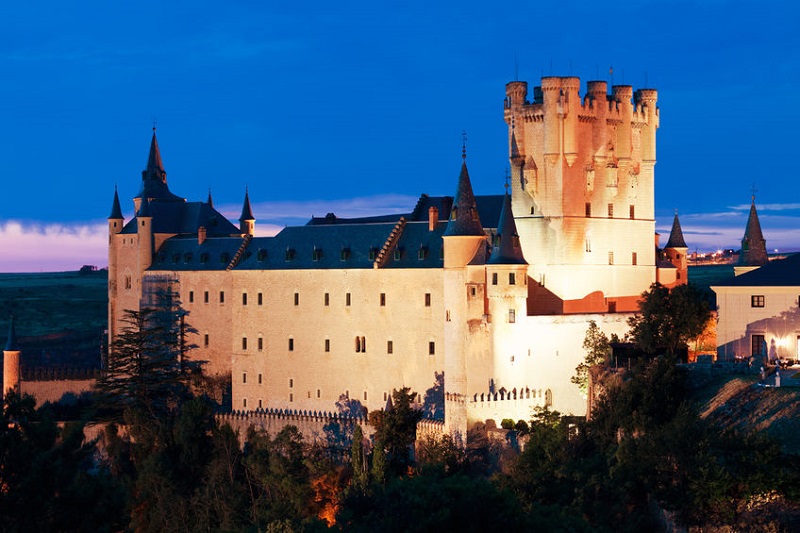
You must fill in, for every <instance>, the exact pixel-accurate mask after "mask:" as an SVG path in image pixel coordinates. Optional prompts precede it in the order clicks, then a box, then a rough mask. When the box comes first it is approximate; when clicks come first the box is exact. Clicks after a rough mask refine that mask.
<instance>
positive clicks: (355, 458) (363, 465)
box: [350, 424, 369, 491]
mask: <svg viewBox="0 0 800 533" xmlns="http://www.w3.org/2000/svg"><path fill="white" fill-rule="evenodd" d="M350 462H351V463H352V465H353V485H352V486H353V488H354V489H355V490H359V491H363V490H364V489H366V487H367V483H368V481H369V475H368V473H367V460H366V457H365V456H364V432H363V431H362V430H361V426H360V425H358V424H356V425H355V427H354V428H353V446H352V449H351V453H350Z"/></svg>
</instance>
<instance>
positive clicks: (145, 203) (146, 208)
mask: <svg viewBox="0 0 800 533" xmlns="http://www.w3.org/2000/svg"><path fill="white" fill-rule="evenodd" d="M136 216H137V217H138V218H142V217H151V218H152V216H153V214H152V213H151V212H150V200H148V199H147V198H142V205H141V206H139V212H138V213H136Z"/></svg>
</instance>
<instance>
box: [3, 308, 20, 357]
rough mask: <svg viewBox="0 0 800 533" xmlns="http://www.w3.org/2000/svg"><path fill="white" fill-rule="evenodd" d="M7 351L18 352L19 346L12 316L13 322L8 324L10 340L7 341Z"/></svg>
mask: <svg viewBox="0 0 800 533" xmlns="http://www.w3.org/2000/svg"><path fill="white" fill-rule="evenodd" d="M5 351H7V352H18V351H19V347H18V346H17V330H16V329H15V328H14V317H13V316H12V317H11V322H9V324H8V340H7V341H6V348H5Z"/></svg>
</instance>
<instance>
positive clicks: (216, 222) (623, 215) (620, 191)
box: [109, 77, 686, 432]
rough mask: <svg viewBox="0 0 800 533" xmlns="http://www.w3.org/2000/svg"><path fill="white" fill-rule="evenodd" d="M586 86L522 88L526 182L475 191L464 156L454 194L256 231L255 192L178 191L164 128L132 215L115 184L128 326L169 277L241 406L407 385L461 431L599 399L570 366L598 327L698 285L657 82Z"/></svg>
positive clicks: (514, 152)
mask: <svg viewBox="0 0 800 533" xmlns="http://www.w3.org/2000/svg"><path fill="white" fill-rule="evenodd" d="M579 87H580V82H579V80H578V79H577V78H572V77H569V78H560V77H548V78H544V79H543V80H542V85H541V87H536V88H535V89H534V91H533V99H532V101H528V100H527V98H528V96H527V86H526V84H525V83H524V82H512V83H509V84H508V85H507V98H506V102H505V119H506V121H507V123H508V126H509V156H510V161H511V166H512V180H511V184H510V194H508V193H507V194H505V195H495V196H477V197H476V196H475V195H474V194H473V191H472V185H471V180H470V176H469V173H468V170H467V164H466V155H464V161H463V162H462V165H461V171H460V173H459V174H458V180H457V182H455V181H450V180H447V183H450V185H447V183H444V184H443V186H449V187H454V188H455V194H454V196H452V197H450V196H438V197H436V196H427V195H422V196H421V197H420V199H419V201H418V202H417V205H416V206H409V210H408V212H406V213H402V214H388V215H385V216H376V217H367V218H359V219H342V218H338V217H336V216H335V215H333V214H329V215H328V216H326V217H323V218H312V219H311V220H310V221H309V222H308V223H307V224H306V225H304V226H297V227H287V228H285V229H284V230H282V231H281V232H280V233H278V234H277V235H275V236H273V237H257V236H255V217H254V216H253V213H252V210H251V207H250V200H249V197H248V195H247V194H245V199H244V204H243V209H242V214H241V217H240V220H239V225H238V226H235V225H233V224H232V223H230V222H229V221H228V220H226V219H225V217H223V216H222V215H221V214H220V213H219V212H217V211H216V210H215V209H214V208H213V205H212V201H211V198H210V197H209V198H208V201H206V202H186V201H185V200H184V199H182V198H180V197H177V196H175V195H174V194H172V192H171V191H170V190H169V188H168V186H167V180H166V173H165V172H164V169H163V165H162V161H161V155H160V151H159V148H158V143H157V141H156V137H155V134H154V135H153V139H152V143H151V146H150V155H149V158H148V163H147V168H146V170H145V171H144V172H143V173H142V187H141V190H140V192H139V194H138V195H137V196H136V197H135V198H134V209H135V216H134V218H133V219H131V220H130V221H128V222H127V223H125V221H124V218H123V215H122V209H121V206H120V203H119V198H118V197H117V195H116V193H115V197H114V203H113V208H112V213H111V216H110V217H109V330H110V333H111V336H112V337H113V335H115V334H117V333H119V331H120V327H121V324H120V318H121V316H122V311H123V310H124V309H139V308H140V306H142V305H143V304H146V303H147V301H148V298H150V295H151V294H152V293H153V291H154V288H156V287H159V286H163V285H164V284H167V285H169V286H171V287H172V288H173V289H174V290H176V291H178V292H179V294H180V299H181V301H182V305H183V308H184V309H185V310H186V311H187V312H188V318H187V320H188V321H189V322H190V323H191V325H192V326H193V327H194V328H195V329H196V330H197V333H196V335H195V336H194V338H192V339H190V340H191V341H193V342H194V344H196V345H197V346H198V349H197V350H196V351H195V352H194V353H193V355H192V357H193V358H195V359H201V360H206V361H208V365H207V371H208V372H210V373H216V374H226V373H230V374H231V381H232V391H233V406H234V409H240V410H257V409H266V408H289V409H299V410H307V411H312V412H313V411H330V410H331V409H332V408H333V405H334V402H336V401H337V400H338V399H339V398H340V396H341V395H346V396H348V397H349V398H351V399H352V400H358V401H359V402H361V403H362V404H363V405H364V406H365V407H367V408H368V409H370V410H372V409H377V408H380V407H382V406H383V405H384V404H385V401H386V399H387V397H388V396H389V395H390V394H391V391H392V390H393V389H395V388H399V387H402V386H408V387H411V388H412V389H413V390H414V391H416V392H418V393H419V394H420V401H424V400H426V399H427V400H429V403H430V402H432V403H434V404H437V405H439V406H440V407H439V408H438V410H437V412H436V413H435V414H436V415H441V407H442V406H443V407H444V412H445V419H446V426H447V427H448V429H450V430H452V431H456V430H457V431H461V432H464V431H465V430H466V428H467V427H468V426H469V425H470V424H472V423H474V422H479V421H480V422H482V421H484V420H486V419H495V420H496V421H497V422H498V423H499V422H500V420H501V419H503V418H513V419H515V420H516V419H528V418H529V416H530V412H531V408H532V407H533V406H536V405H551V406H553V407H554V408H555V409H558V410H560V411H562V412H566V413H582V412H583V411H584V410H585V400H584V398H582V397H581V394H580V392H579V390H578V388H577V387H576V386H575V385H574V384H572V383H570V377H571V376H572V375H573V374H574V371H575V367H576V366H577V364H578V363H579V362H580V361H581V360H582V359H583V357H584V355H585V353H584V351H583V348H582V346H581V345H582V341H583V338H584V335H585V332H586V329H587V326H588V322H589V321H590V320H594V321H596V322H597V323H598V325H600V326H601V327H602V328H603V329H604V330H605V331H606V332H607V333H608V334H610V333H617V334H619V335H622V334H624V333H625V331H626V329H627V325H626V319H627V318H628V316H630V314H629V313H630V312H632V311H635V309H636V301H637V299H638V296H639V295H640V294H641V293H642V292H643V291H645V290H647V289H648V287H649V286H650V284H651V283H652V282H654V281H656V280H659V281H661V282H662V283H664V284H667V285H670V284H675V283H678V282H681V281H682V280H683V281H685V279H686V263H685V252H686V249H685V243H682V241H683V238H682V236H681V237H680V239H675V241H674V243H673V244H682V247H681V246H677V247H673V248H672V249H667V250H664V251H663V253H662V252H659V251H657V245H656V243H655V242H654V234H655V221H654V216H653V203H654V201H653V193H654V187H653V168H654V165H655V135H656V129H657V127H658V109H657V107H656V91H654V90H651V89H643V90H640V91H637V92H636V93H635V95H634V93H633V91H632V89H631V87H629V86H615V87H613V88H612V91H611V93H610V94H609V93H608V92H607V87H606V84H605V82H589V84H588V92H587V94H586V95H585V96H584V97H583V98H581V97H580V96H579ZM676 222H677V219H676ZM678 231H680V226H679V225H678ZM673 233H674V230H673ZM671 242H672V239H671ZM681 256H683V262H681ZM442 373H443V374H444V379H443V387H442V386H441V383H442V379H441V378H442ZM437 380H438V381H437ZM437 382H438V383H439V386H437Z"/></svg>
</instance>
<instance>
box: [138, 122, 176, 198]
mask: <svg viewBox="0 0 800 533" xmlns="http://www.w3.org/2000/svg"><path fill="white" fill-rule="evenodd" d="M134 198H155V199H158V200H162V201H167V202H184V201H185V199H184V198H181V197H180V196H176V195H174V194H172V193H171V192H170V190H169V187H168V186H167V173H166V172H165V171H164V164H163V163H162V161H161V151H160V150H159V148H158V140H157V139H156V131H155V128H154V129H153V138H152V139H151V140H150V153H149V154H148V156H147V167H146V168H145V170H143V171H142V186H141V188H140V189H139V193H138V194H137V195H136V196H135V197H134Z"/></svg>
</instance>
